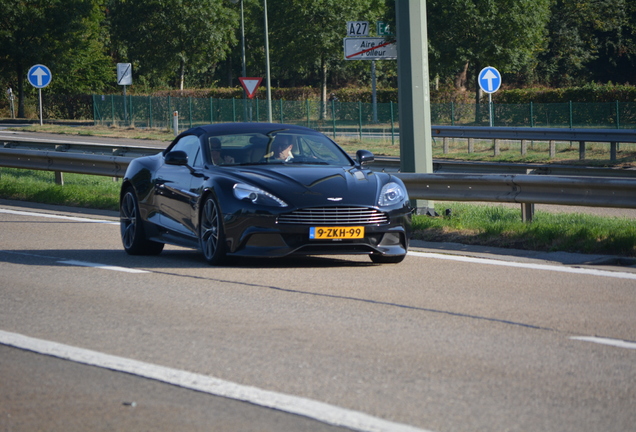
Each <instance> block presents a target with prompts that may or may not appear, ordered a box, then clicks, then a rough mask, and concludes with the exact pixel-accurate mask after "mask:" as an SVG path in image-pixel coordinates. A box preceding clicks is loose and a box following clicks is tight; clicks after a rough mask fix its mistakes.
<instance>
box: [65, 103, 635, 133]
mask: <svg viewBox="0 0 636 432" xmlns="http://www.w3.org/2000/svg"><path fill="white" fill-rule="evenodd" d="M92 102H93V120H94V121H95V123H96V124H101V125H121V126H134V127H154V128H170V127H171V126H172V118H173V115H174V112H175V111H177V112H178V114H179V119H180V124H181V125H182V126H183V127H186V126H187V127H191V126H195V125H198V124H208V123H222V122H264V121H267V120H268V107H267V101H265V100H258V99H253V100H252V99H215V98H192V97H188V98H178V97H169V96H168V97H153V96H127V97H126V98H124V97H123V96H121V95H104V96H98V95H93V101H92ZM271 106H272V121H273V122H275V123H289V124H299V125H304V126H308V127H311V128H317V129H321V130H323V131H324V130H327V131H328V130H329V129H332V130H333V131H334V132H335V131H344V132H348V133H354V134H355V133H356V132H357V133H365V132H369V131H373V130H377V129H381V130H384V131H393V132H396V128H397V126H398V125H399V112H398V105H397V103H378V104H375V105H374V104H371V103H362V102H338V101H329V102H327V103H324V104H323V103H321V102H320V101H310V100H307V101H285V100H274V101H272V104H271ZM66 111H68V109H67V110H66ZM77 111H79V112H82V110H77ZM84 111H85V110H84ZM490 115H491V110H490V107H489V105H488V104H477V105H476V104H455V103H432V104H431V121H432V123H433V124H438V125H457V126H460V125H473V126H475V125H481V126H488V125H489V124H490ZM492 120H493V126H509V127H514V126H517V127H570V128H573V127H594V128H619V129H634V128H636V102H610V103H577V102H569V103H545V104H537V103H532V102H530V103H528V104H493V106H492Z"/></svg>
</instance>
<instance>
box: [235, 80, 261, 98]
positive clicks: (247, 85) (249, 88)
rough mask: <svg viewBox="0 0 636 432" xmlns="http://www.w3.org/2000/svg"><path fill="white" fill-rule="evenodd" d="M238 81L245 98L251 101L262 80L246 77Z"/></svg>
mask: <svg viewBox="0 0 636 432" xmlns="http://www.w3.org/2000/svg"><path fill="white" fill-rule="evenodd" d="M239 81H240V82H241V85H242V86H243V88H244V89H245V93H247V97H248V98H250V99H252V98H253V97H254V95H255V94H256V89H257V88H258V86H259V85H261V81H263V78H248V77H239Z"/></svg>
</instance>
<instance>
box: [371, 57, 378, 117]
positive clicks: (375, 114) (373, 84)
mask: <svg viewBox="0 0 636 432" xmlns="http://www.w3.org/2000/svg"><path fill="white" fill-rule="evenodd" d="M375 81H376V77H375V60H371V102H372V103H373V123H377V122H378V94H377V91H376V82H375Z"/></svg>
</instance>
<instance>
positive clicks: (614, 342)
mask: <svg viewBox="0 0 636 432" xmlns="http://www.w3.org/2000/svg"><path fill="white" fill-rule="evenodd" d="M570 339H572V340H579V341H585V342H594V343H597V344H602V345H610V346H615V347H618V348H627V349H636V342H627V341H624V340H620V339H609V338H600V337H594V336H573V337H571V338H570Z"/></svg>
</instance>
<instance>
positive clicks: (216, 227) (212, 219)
mask: <svg viewBox="0 0 636 432" xmlns="http://www.w3.org/2000/svg"><path fill="white" fill-rule="evenodd" d="M199 240H200V243H201V250H202V251H203V256H204V257H205V260H206V261H207V262H208V263H210V264H211V265H219V264H222V263H224V262H225V261H226V253H227V248H226V245H225V232H224V230H223V221H222V220H221V209H220V208H219V204H218V203H217V201H216V199H214V197H212V196H209V197H207V198H206V199H205V201H204V203H203V207H202V208H201V218H200V224H199Z"/></svg>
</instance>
